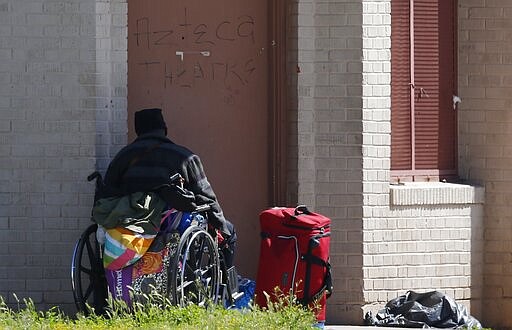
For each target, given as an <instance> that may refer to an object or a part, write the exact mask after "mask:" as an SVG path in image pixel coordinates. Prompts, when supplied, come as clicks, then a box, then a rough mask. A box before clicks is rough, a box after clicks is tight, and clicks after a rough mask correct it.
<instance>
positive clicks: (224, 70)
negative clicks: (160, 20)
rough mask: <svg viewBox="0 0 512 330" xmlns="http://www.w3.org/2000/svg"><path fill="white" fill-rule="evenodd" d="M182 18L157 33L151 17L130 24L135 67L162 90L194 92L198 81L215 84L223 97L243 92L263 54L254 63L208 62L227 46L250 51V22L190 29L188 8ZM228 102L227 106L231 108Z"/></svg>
mask: <svg viewBox="0 0 512 330" xmlns="http://www.w3.org/2000/svg"><path fill="white" fill-rule="evenodd" d="M180 17H181V18H180V19H179V20H178V21H176V20H174V23H172V20H169V22H170V23H169V26H166V27H164V28H162V27H158V28H155V27H154V25H155V23H154V22H153V20H152V19H151V18H150V17H140V18H138V19H136V20H135V21H134V23H133V24H134V30H133V31H134V32H133V33H132V34H131V35H132V38H134V39H133V42H134V45H135V46H136V47H137V48H139V51H137V52H136V54H137V56H138V59H137V60H135V63H136V65H137V66H138V67H140V68H141V69H142V72H143V73H144V74H145V75H146V76H147V77H148V79H154V78H156V79H160V80H161V81H162V85H163V88H164V89H167V88H174V87H179V88H193V87H195V86H198V84H200V83H201V81H210V82H211V81H213V82H216V83H218V84H221V86H222V87H224V89H226V90H227V91H230V90H233V89H234V87H235V86H247V85H248V84H249V82H250V80H251V76H252V75H253V73H254V72H255V71H256V57H257V56H261V55H262V54H261V51H260V52H256V51H255V54H254V56H253V57H245V58H236V57H235V58H230V59H223V58H219V56H217V57H213V56H212V57H210V53H211V52H210V50H213V52H215V50H216V49H217V50H219V52H218V53H220V54H222V51H221V49H222V47H224V46H227V45H228V44H236V46H238V44H240V45H247V44H248V45H254V44H255V42H256V41H255V19H254V17H252V16H250V15H239V16H237V17H235V18H221V19H219V20H218V21H217V22H216V23H208V24H207V23H205V22H194V23H192V22H193V20H192V19H191V17H190V15H189V11H188V9H187V8H184V11H183V15H182V16H180ZM167 49H168V51H167ZM156 50H158V52H156ZM161 50H164V52H163V53H162V51H161ZM163 54H164V55H163ZM245 56H246V55H245ZM232 97H233V96H231V97H230V98H228V99H226V100H225V102H226V103H231V102H233V100H232Z"/></svg>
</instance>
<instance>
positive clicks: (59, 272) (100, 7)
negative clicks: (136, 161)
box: [0, 0, 127, 310]
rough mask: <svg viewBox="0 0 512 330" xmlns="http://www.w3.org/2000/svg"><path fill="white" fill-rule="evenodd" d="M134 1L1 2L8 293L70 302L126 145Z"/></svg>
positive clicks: (0, 197)
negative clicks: (78, 251) (75, 259)
mask: <svg viewBox="0 0 512 330" xmlns="http://www.w3.org/2000/svg"><path fill="white" fill-rule="evenodd" d="M126 9H127V8H126V1H119V0H117V1H116V0H111V1H94V0H83V1H19V0H5V1H2V2H1V3H0V122H1V124H0V140H1V141H2V143H0V154H1V156H2V157H1V160H0V163H1V164H0V180H1V182H2V189H1V191H0V203H1V207H0V241H1V242H2V251H1V252H0V295H2V296H4V297H5V298H6V299H7V300H8V301H9V302H11V303H13V302H14V297H13V296H12V293H14V292H15V293H16V294H17V295H18V297H20V298H23V297H30V298H32V299H33V300H34V302H35V303H36V304H37V305H38V306H40V307H42V308H45V307H49V306H54V305H56V304H59V305H61V306H62V307H63V309H64V310H74V307H73V306H72V305H71V304H70V303H71V302H72V293H71V285H70V277H69V274H70V262H71V254H72V252H73V251H72V249H73V245H74V242H75V240H76V239H77V238H78V235H79V233H81V232H82V231H83V229H84V228H85V226H86V225H88V224H89V214H90V206H91V203H92V193H93V188H94V186H93V185H92V184H91V183H88V182H86V179H85V178H86V176H87V175H88V174H90V173H91V172H92V171H93V170H94V169H95V168H96V167H99V168H102V167H103V168H104V167H105V164H106V161H107V159H109V158H110V157H111V155H112V153H113V152H114V151H115V150H116V149H117V148H119V147H120V145H122V144H124V142H125V140H126V112H125V109H126V58H127V57H126V29H125V26H126Z"/></svg>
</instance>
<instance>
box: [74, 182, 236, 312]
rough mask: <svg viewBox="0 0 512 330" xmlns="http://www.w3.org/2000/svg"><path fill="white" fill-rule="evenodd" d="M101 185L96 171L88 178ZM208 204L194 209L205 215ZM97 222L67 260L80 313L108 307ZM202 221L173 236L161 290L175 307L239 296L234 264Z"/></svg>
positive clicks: (226, 304)
mask: <svg viewBox="0 0 512 330" xmlns="http://www.w3.org/2000/svg"><path fill="white" fill-rule="evenodd" d="M94 179H96V189H99V186H100V185H102V182H101V175H100V174H99V173H98V172H95V173H93V174H91V175H90V176H89V177H88V180H89V181H92V180H94ZM208 210H209V206H204V205H202V206H199V207H198V208H197V209H196V211H194V212H193V214H197V215H201V216H200V217H198V218H202V219H205V218H206V211H208ZM97 229H98V225H97V224H92V225H90V226H89V227H88V228H87V229H86V230H85V231H84V232H83V233H82V234H81V236H80V237H79V239H78V240H77V242H76V244H75V247H74V251H73V256H72V261H71V287H72V291H73V298H74V301H75V305H76V308H77V310H78V312H80V313H82V314H85V315H88V314H89V313H90V311H91V310H92V311H94V312H95V313H96V314H103V313H104V311H105V308H106V307H107V299H108V297H109V293H108V283H107V278H106V274H105V269H104V267H103V259H102V253H103V251H102V246H101V245H100V243H99V242H98V238H97V237H96V235H97ZM214 234H215V232H213V233H212V231H211V229H210V228H208V225H207V222H206V221H202V222H201V221H193V223H192V224H191V225H190V226H189V227H188V228H187V229H186V230H185V231H184V232H183V233H182V234H181V235H178V238H176V239H175V241H174V243H173V244H174V246H173V249H172V251H173V252H172V253H171V255H170V259H169V262H168V264H167V265H165V266H166V267H167V269H164V272H166V280H167V284H166V285H164V287H165V292H159V293H160V294H161V295H164V296H165V297H166V298H168V299H169V301H170V302H171V303H172V304H173V305H175V306H181V307H184V306H187V305H189V304H197V305H199V306H206V305H208V304H221V305H223V306H224V307H226V308H231V307H233V306H234V305H235V303H236V301H238V299H240V298H241V297H242V296H243V293H242V292H239V291H238V290H239V288H238V275H237V273H236V269H235V267H234V266H231V267H229V268H228V267H227V266H226V263H225V261H224V257H223V253H222V251H221V250H220V248H219V244H218V237H217V236H216V235H215V236H214Z"/></svg>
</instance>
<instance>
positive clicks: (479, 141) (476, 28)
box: [458, 0, 512, 329]
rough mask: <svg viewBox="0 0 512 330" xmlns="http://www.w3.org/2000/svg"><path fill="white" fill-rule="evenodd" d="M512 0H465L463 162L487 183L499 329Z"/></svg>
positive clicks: (506, 303)
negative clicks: (511, 0)
mask: <svg viewBox="0 0 512 330" xmlns="http://www.w3.org/2000/svg"><path fill="white" fill-rule="evenodd" d="M511 22H512V2H510V1H506V0H494V1H491V0H487V1H485V0H480V1H474V0H473V1H470V0H459V22H458V23H459V91H460V97H461V99H462V103H461V104H460V107H459V124H460V125H459V126H460V138H459V149H460V153H459V154H460V161H459V163H460V164H461V165H460V166H461V171H462V172H463V173H464V175H465V176H466V177H467V178H469V179H471V180H475V181H478V182H481V183H483V184H485V188H486V189H485V191H486V211H485V220H484V223H485V232H484V235H485V255H484V267H483V272H484V283H485V286H484V290H483V293H484V303H483V306H485V308H483V310H482V317H483V320H484V321H485V323H486V324H487V325H488V326H490V327H494V328H498V329H505V328H512V320H511V319H510V316H509V314H510V311H512V235H511V233H512V206H511V205H512V203H511V197H510V196H511V195H512V184H511V183H512V171H511V165H512V162H511V155H512V146H511V143H510V141H511V139H512V130H511V127H512V126H511V125H512V115H511V111H510V108H511V105H512V79H511V77H512V47H511V43H510V36H511V35H512V23H511Z"/></svg>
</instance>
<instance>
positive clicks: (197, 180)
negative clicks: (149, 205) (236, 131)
mask: <svg viewBox="0 0 512 330" xmlns="http://www.w3.org/2000/svg"><path fill="white" fill-rule="evenodd" d="M175 173H180V174H181V176H182V177H183V178H184V179H185V182H184V188H185V189H187V190H190V191H192V192H193V193H194V194H195V196H196V201H197V204H205V203H210V204H212V208H211V211H209V214H208V222H209V223H210V224H211V225H213V226H214V227H215V228H217V229H219V230H221V231H222V232H223V233H224V234H226V235H229V234H230V232H229V230H228V228H227V226H226V219H225V218H224V214H223V212H222V209H221V207H220V205H219V203H218V201H217V197H216V196H215V193H214V191H213V189H212V187H211V185H210V183H209V182H208V179H207V178H206V175H205V173H204V169H203V165H202V163H201V160H200V158H199V156H197V155H196V154H194V153H193V152H192V151H190V150H189V149H187V148H185V147H183V146H180V145H177V144H175V143H174V142H172V141H171V140H169V139H168V138H167V137H166V136H165V134H163V133H159V132H158V131H154V132H149V133H147V134H143V135H140V136H139V137H137V139H135V141H133V142H132V143H130V144H129V145H127V146H126V147H124V148H123V149H121V150H120V151H119V152H118V154H117V155H116V156H115V157H114V159H113V160H112V162H111V163H110V165H109V168H108V170H107V172H106V174H105V181H104V182H105V185H106V187H107V189H108V190H112V189H113V191H115V192H116V194H120V195H124V194H130V193H134V192H139V191H154V190H155V189H157V188H158V187H161V186H162V185H165V184H169V183H170V182H169V178H170V177H171V176H172V175H173V174H175ZM112 195H113V194H112Z"/></svg>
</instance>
